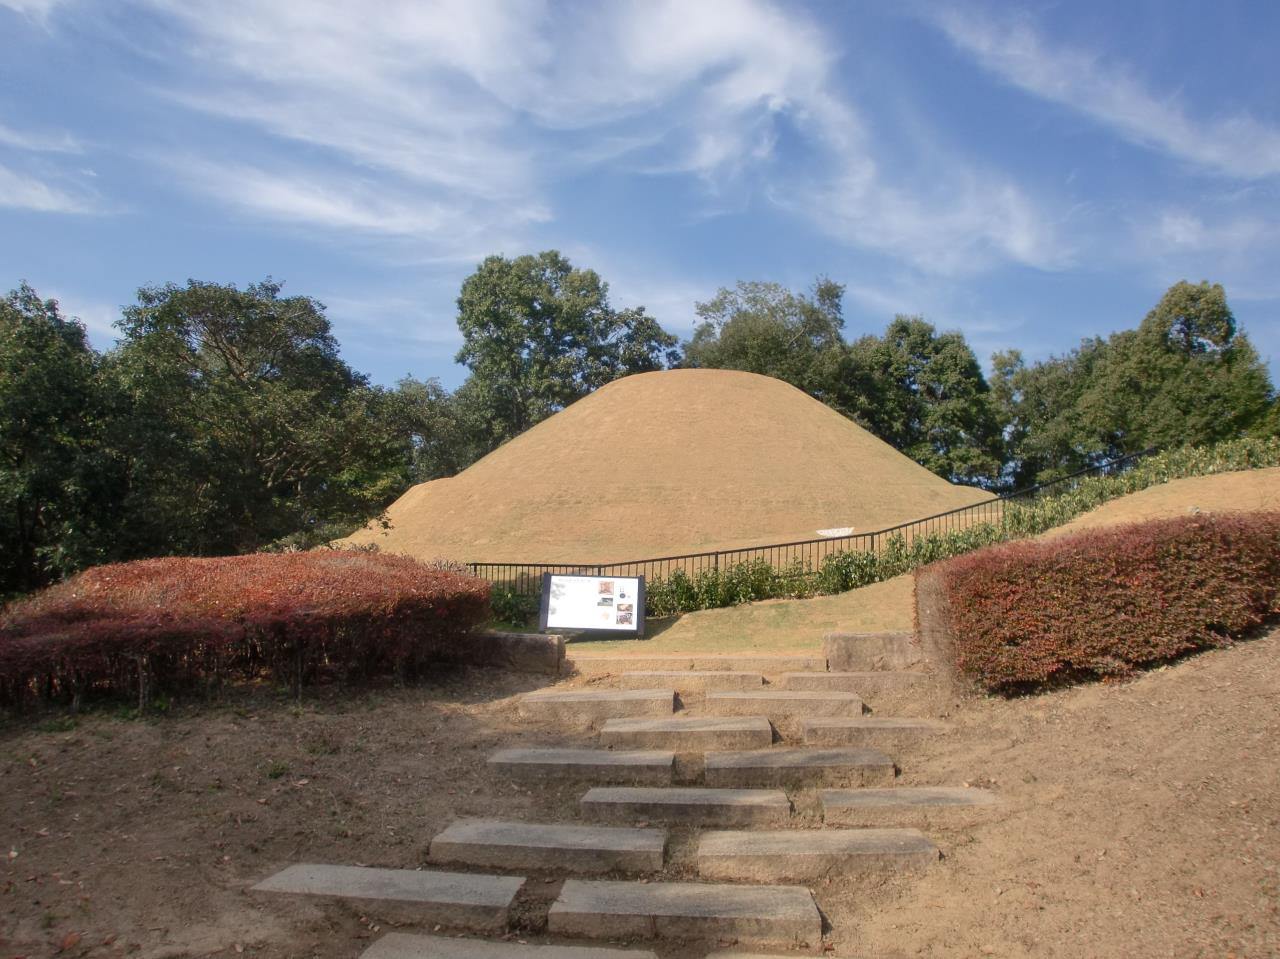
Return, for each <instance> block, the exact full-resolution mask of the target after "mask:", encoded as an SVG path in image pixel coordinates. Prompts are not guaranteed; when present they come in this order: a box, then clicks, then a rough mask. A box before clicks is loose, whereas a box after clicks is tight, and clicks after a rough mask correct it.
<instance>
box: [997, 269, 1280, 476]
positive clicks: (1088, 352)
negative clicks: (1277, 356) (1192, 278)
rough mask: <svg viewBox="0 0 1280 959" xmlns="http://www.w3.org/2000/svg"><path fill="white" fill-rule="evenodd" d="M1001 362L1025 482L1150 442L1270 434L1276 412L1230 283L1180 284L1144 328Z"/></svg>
mask: <svg viewBox="0 0 1280 959" xmlns="http://www.w3.org/2000/svg"><path fill="white" fill-rule="evenodd" d="M996 369H997V386H996V394H997V395H998V396H999V397H1000V401H1001V404H1002V407H1003V409H1004V412H1005V415H1006V416H1007V418H1008V422H1009V423H1010V424H1011V426H1010V448H1011V464H1010V474H1011V475H1012V476H1013V477H1014V478H1015V480H1016V481H1017V482H1019V483H1028V482H1032V481H1037V482H1042V481H1044V480H1046V479H1051V478H1053V477H1055V476H1059V475H1062V474H1063V473H1067V472H1070V471H1072V470H1074V469H1080V468H1082V467H1085V466H1089V465H1092V464H1093V463H1096V462H1099V461H1103V460H1106V459H1109V458H1112V457H1116V456H1121V455H1124V454H1127V453H1135V452H1139V451H1141V450H1143V449H1146V448H1148V447H1152V446H1162V447H1170V446H1182V445H1198V444H1205V443H1213V442H1216V441H1219V440H1224V439H1230V438H1233V437H1237V436H1242V435H1245V434H1250V433H1254V434H1256V433H1264V432H1266V431H1267V429H1268V424H1269V423H1270V422H1271V420H1270V418H1271V417H1272V416H1274V413H1273V409H1274V403H1275V398H1274V391H1273V389H1272V385H1271V381H1270V378H1269V377H1268V375H1267V370H1266V367H1265V366H1264V365H1263V363H1262V361H1261V360H1260V358H1259V357H1258V354H1257V351H1256V350H1254V348H1253V345H1252V344H1251V343H1250V342H1249V339H1248V337H1247V336H1246V335H1245V334H1244V333H1243V332H1241V331H1240V330H1238V329H1237V327H1236V322H1235V317H1234V316H1233V314H1232V313H1231V309H1230V307H1229V306H1228V305H1227V299H1226V293H1225V292H1224V290H1223V288H1222V287H1221V286H1220V285H1218V284H1209V283H1207V282H1206V283H1200V284H1191V283H1188V282H1186V281H1181V282H1179V283H1175V284H1174V285H1173V286H1171V287H1170V288H1169V290H1168V291H1167V292H1166V293H1165V294H1164V296H1163V297H1162V298H1161V299H1160V302H1159V303H1157V304H1156V306H1155V308H1154V309H1152V310H1151V312H1150V313H1148V314H1147V316H1146V318H1145V319H1143V321H1142V322H1141V324H1139V326H1138V328H1137V329H1136V330H1124V331H1122V332H1119V333H1116V334H1113V335H1112V336H1111V337H1109V338H1108V339H1107V340H1106V341H1102V340H1086V341H1085V342H1084V343H1083V344H1081V347H1080V348H1079V349H1077V350H1074V351H1072V352H1071V353H1069V354H1067V355H1066V356H1062V357H1053V358H1050V359H1049V360H1046V361H1045V362H1043V363H1039V364H1036V365H1034V366H1030V367H1028V366H1026V365H1025V364H1024V363H1022V362H1021V360H1020V358H1017V357H1013V356H1012V355H1005V356H997V358H996Z"/></svg>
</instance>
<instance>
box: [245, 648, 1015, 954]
mask: <svg viewBox="0 0 1280 959" xmlns="http://www.w3.org/2000/svg"><path fill="white" fill-rule="evenodd" d="M865 645H866V650H867V652H866V654H865V655H860V654H859V653H857V652H856V651H855V652H853V653H848V654H847V655H842V656H840V657H836V658H838V659H839V663H838V664H839V665H842V666H844V665H852V666H853V667H855V668H851V669H849V668H846V669H839V670H835V671H832V670H829V669H828V668H827V667H828V663H829V661H835V658H829V657H817V656H812V655H804V656H758V655H751V656H743V657H725V656H680V657H675V656H661V657H644V656H640V657H637V656H627V657H625V659H624V658H622V657H606V656H598V655H584V656H578V657H575V658H574V660H573V663H574V666H575V667H576V670H577V672H578V676H577V677H575V678H574V679H572V680H570V681H568V682H567V683H565V684H561V685H558V686H555V687H551V688H549V689H543V690H539V691H537V692H533V693H529V694H527V695H525V696H523V697H521V699H520V701H519V704H518V707H517V709H518V714H519V716H520V717H521V718H522V719H524V720H526V721H528V722H529V723H530V725H531V727H532V729H531V731H532V732H534V733H535V735H534V736H531V739H536V729H537V728H538V727H543V728H547V729H549V730H555V731H557V732H559V731H562V730H575V731H577V732H578V736H579V739H580V740H581V745H580V746H573V747H563V746H557V747H542V746H538V745H537V744H536V742H530V743H527V744H523V745H521V746H519V747H513V748H507V749H502V750H499V751H498V752H495V753H494V754H492V755H491V756H489V757H488V768H489V769H490V770H491V771H492V774H493V775H494V777H495V778H497V779H500V780H507V781H519V782H520V783H521V784H522V786H523V787H524V788H529V787H530V785H531V784H538V783H543V784H546V785H547V786H548V787H554V788H556V789H563V788H564V787H565V786H566V785H567V784H577V785H580V786H581V788H582V790H583V791H582V793H581V795H580V796H579V799H578V802H577V805H576V808H567V809H565V811H564V815H565V818H566V820H569V821H564V822H552V823H533V822H509V821H502V820H492V819H463V820H459V821H456V822H454V823H452V824H451V825H449V826H448V828H446V829H445V830H444V831H443V832H441V833H440V834H439V835H437V836H435V837H434V838H433V839H432V841H431V844H430V849H429V852H428V855H427V859H428V864H429V868H426V869H419V870H395V869H370V868H364V867H355V866H340V865H294V866H290V867H288V868H286V869H285V870H283V871H282V872H280V873H278V874H276V875H274V876H272V877H270V878H268V879H266V880H265V881H263V882H262V883H260V884H258V885H257V886H256V887H254V889H255V891H257V892H262V893H273V894H281V893H285V894H294V895H305V896H323V897H331V898H339V899H344V900H351V901H354V902H358V903H359V908H361V909H362V910H368V911H372V910H373V908H374V907H373V905H372V904H373V903H376V904H377V909H378V914H379V915H382V916H386V917H387V918H388V920H389V921H397V918H398V919H399V920H400V921H404V922H407V923H412V924H413V925H415V926H418V927H422V926H434V927H435V929H436V930H437V931H440V930H445V929H447V930H449V931H451V932H459V933H481V934H487V935H493V934H495V933H497V934H500V933H504V932H508V930H510V929H511V928H513V926H512V923H513V922H514V920H513V915H514V910H516V909H517V900H518V899H521V898H522V897H524V898H525V899H529V898H531V899H532V900H534V902H533V904H532V905H533V908H535V909H537V910H540V915H541V916H542V917H543V918H542V919H541V920H538V921H534V922H533V923H532V926H533V928H534V929H535V930H537V929H545V934H546V935H547V936H549V937H552V938H554V939H559V940H607V941H612V942H615V943H616V942H618V941H632V940H637V941H638V940H644V941H656V942H658V943H661V944H664V945H670V944H675V943H681V944H685V945H686V946H693V947H695V948H696V947H699V946H701V947H703V948H704V950H709V949H711V948H712V947H716V946H723V945H724V944H726V943H729V944H735V943H736V944H738V945H740V946H742V947H745V948H748V949H752V950H775V951H778V950H783V951H787V952H798V951H803V952H810V953H813V952H821V951H822V950H823V933H824V917H823V915H822V913H821V911H820V904H821V903H820V899H816V898H815V895H814V893H813V892H812V891H811V889H810V886H811V885H816V886H817V887H818V888H820V889H824V888H826V886H827V884H829V883H831V882H841V883H878V882H881V881H884V880H886V879H888V878H890V877H895V876H910V875H915V874H919V873H921V872H923V871H924V870H927V869H928V868H929V866H930V864H931V863H934V862H936V861H937V860H938V858H939V856H940V855H941V852H940V850H939V847H938V846H937V845H936V843H935V842H934V840H933V839H932V838H931V837H930V836H929V835H928V834H927V831H928V830H929V829H930V828H944V829H946V828H954V827H957V826H963V825H966V824H969V823H972V822H974V821H976V819H977V817H980V816H981V815H983V814H984V813H986V812H989V811H990V810H991V808H992V807H993V806H994V805H995V804H996V803H997V799H996V797H995V796H993V795H992V794H991V793H989V792H986V791H984V790H980V789H973V788H968V787H955V786H948V785H939V786H932V787H899V786H895V785H894V783H895V780H896V776H897V772H898V768H899V767H898V764H899V763H900V762H901V761H902V757H903V756H904V755H905V754H906V753H907V752H908V751H909V749H910V748H911V747H912V746H914V745H917V744H919V743H920V742H922V741H923V740H924V739H926V738H929V737H937V736H945V735H946V734H947V732H948V727H947V725H946V724H945V723H941V722H938V721H936V720H932V719H925V718H918V717H910V716H904V717H880V716H871V715H868V711H867V708H866V706H865V705H864V701H863V697H864V696H865V697H867V698H868V699H869V700H870V701H871V702H875V697H876V695H877V693H878V692H882V693H884V694H885V695H889V693H888V692H887V691H893V692H894V693H895V694H897V695H899V696H901V694H902V693H903V692H904V691H905V692H906V693H908V694H909V693H910V691H911V690H913V689H916V688H919V685H920V684H922V683H925V682H927V680H928V675H927V674H925V673H921V672H918V671H913V670H912V669H911V668H910V667H911V665H912V664H911V662H910V661H909V656H907V655H906V654H905V653H904V652H903V651H902V650H901V649H898V648H896V647H895V645H894V642H893V641H892V639H890V638H886V637H883V636H876V637H870V638H868V642H867V643H866V644H865ZM633 667H634V668H633ZM862 667H867V668H862ZM592 739H593V740H594V741H591V740H592ZM454 870H457V871H454ZM531 876H532V877H537V879H536V883H537V885H534V884H533V883H534V882H535V880H533V879H529V878H528V877H531ZM529 909H530V902H528V901H526V902H524V903H523V913H524V918H523V919H522V921H521V924H520V928H521V929H522V930H523V929H528V928H529V927H530V925H531V924H530V922H529V920H528V916H527V914H528V911H529ZM827 948H830V946H828V947H827ZM539 953H540V954H541V955H542V957H543V959H651V957H652V955H653V954H652V953H649V952H644V951H637V950H620V949H604V948H594V947H590V946H585V945H582V944H581V943H580V942H579V943H578V944H576V945H550V944H538V945H526V944H523V942H522V943H516V944H513V943H510V942H478V941H475V940H469V939H453V938H449V937H447V936H412V935H405V934H402V933H395V934H391V935H388V936H385V937H384V938H383V939H381V940H379V941H378V942H377V943H376V944H375V945H374V946H373V947H372V948H370V949H369V950H367V952H366V954H365V955H366V959H411V957H413V959H431V957H437V959H538V955H537V954H539ZM717 955H718V956H726V955H728V954H726V953H718V954H717Z"/></svg>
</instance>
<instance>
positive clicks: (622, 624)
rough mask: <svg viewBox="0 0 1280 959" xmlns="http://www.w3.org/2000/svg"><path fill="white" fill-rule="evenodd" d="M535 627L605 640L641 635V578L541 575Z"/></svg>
mask: <svg viewBox="0 0 1280 959" xmlns="http://www.w3.org/2000/svg"><path fill="white" fill-rule="evenodd" d="M539 625H540V627H541V628H542V631H543V632H547V631H553V632H554V631H557V630H564V631H570V632H575V633H590V634H598V635H609V636H618V637H625V636H633V637H636V638H639V637H641V636H643V635H644V577H643V576H577V575H572V574H565V575H561V574H559V573H543V574H542V606H541V610H540V612H539Z"/></svg>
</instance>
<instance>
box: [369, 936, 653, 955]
mask: <svg viewBox="0 0 1280 959" xmlns="http://www.w3.org/2000/svg"><path fill="white" fill-rule="evenodd" d="M360 959H657V956H656V955H655V954H654V953H652V952H650V951H649V950H647V949H609V948H606V947H601V946H541V945H537V946H535V945H528V944H526V943H520V942H490V941H487V940H484V939H451V938H449V937H447V936H418V935H411V934H410V933H406V932H389V933H387V934H386V935H384V936H383V937H382V938H380V939H379V940H378V941H377V942H375V943H374V944H373V945H372V946H370V947H369V948H368V949H366V950H365V951H364V952H362V953H361V954H360Z"/></svg>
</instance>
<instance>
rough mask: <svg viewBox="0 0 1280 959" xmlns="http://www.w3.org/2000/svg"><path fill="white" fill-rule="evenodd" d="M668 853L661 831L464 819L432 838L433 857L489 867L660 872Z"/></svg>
mask: <svg viewBox="0 0 1280 959" xmlns="http://www.w3.org/2000/svg"><path fill="white" fill-rule="evenodd" d="M666 850H667V834H666V832H664V831H663V830H661V829H635V828H624V827H618V826H580V825H570V824H547V823H523V822H504V821H501V820H495V819H463V820H460V821H458V822H455V823H453V824H451V825H450V826H449V828H448V829H446V830H445V831H444V832H442V833H440V835H438V836H436V837H435V838H434V839H432V840H431V848H430V851H429V852H428V854H427V855H428V858H429V859H430V860H431V861H432V862H436V863H442V864H443V863H458V864H461V865H466V866H480V867H483V868H488V869H493V868H501V869H519V870H522V871H523V870H529V871H535V870H536V871H546V870H549V869H555V870H557V871H563V872H570V873H599V872H614V871H617V872H659V871H661V869H662V866H663V861H664V858H665V854H666Z"/></svg>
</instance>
